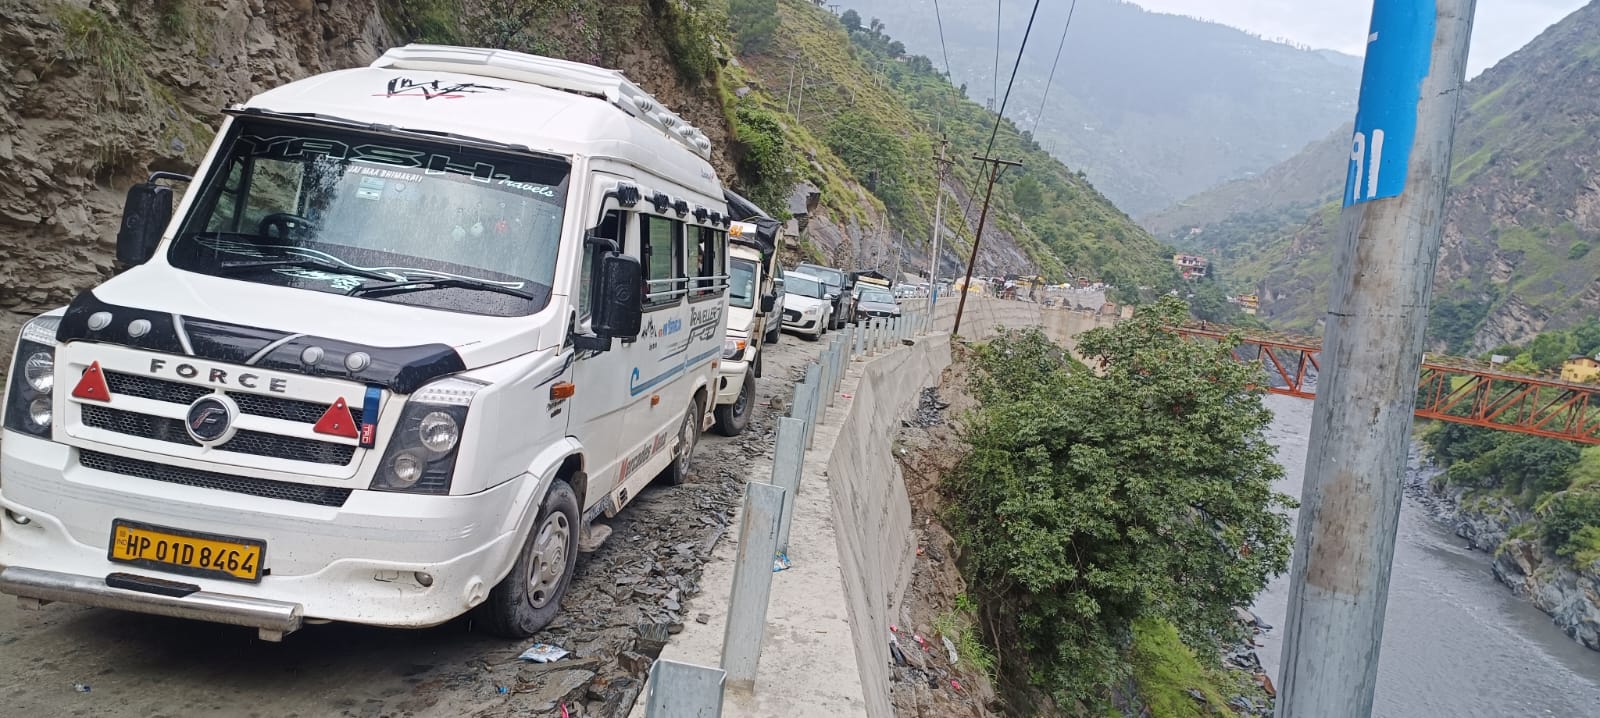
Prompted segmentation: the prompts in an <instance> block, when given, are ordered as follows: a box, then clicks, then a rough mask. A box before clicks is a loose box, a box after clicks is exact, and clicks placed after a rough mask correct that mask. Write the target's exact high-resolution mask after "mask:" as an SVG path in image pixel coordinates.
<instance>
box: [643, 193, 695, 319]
mask: <svg viewBox="0 0 1600 718" xmlns="http://www.w3.org/2000/svg"><path fill="white" fill-rule="evenodd" d="M639 230H640V233H639V251H640V253H641V254H642V255H643V256H641V257H640V258H639V261H640V263H641V264H643V265H644V278H645V281H646V282H647V283H648V289H649V293H648V294H647V295H646V297H645V305H646V306H661V305H664V304H676V303H677V301H678V299H679V298H680V297H682V296H683V295H684V284H685V280H684V276H685V275H684V271H683V223H682V222H678V221H674V220H670V219H667V218H666V217H657V216H655V215H648V214H647V215H643V216H642V219H641V221H640V223H639Z"/></svg>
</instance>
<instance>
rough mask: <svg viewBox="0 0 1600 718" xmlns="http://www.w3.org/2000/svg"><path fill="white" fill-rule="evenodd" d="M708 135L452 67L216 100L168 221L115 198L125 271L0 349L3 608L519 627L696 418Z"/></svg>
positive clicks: (427, 60) (705, 408) (715, 199)
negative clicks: (211, 138)
mask: <svg viewBox="0 0 1600 718" xmlns="http://www.w3.org/2000/svg"><path fill="white" fill-rule="evenodd" d="M710 148H711V144H710V142H709V141H708V140H707V139H706V138H705V136H704V135H703V134H702V133H700V132H699V131H698V130H696V129H694V128H693V127H691V126H690V125H688V124H687V123H686V122H684V121H683V120H682V119H681V118H679V117H678V116H676V115H674V114H672V113H671V112H669V111H667V110H666V109H664V108H662V107H661V105H660V103H658V102H656V101H655V100H654V99H653V98H651V97H650V96H649V95H648V94H646V93H644V92H643V91H642V90H640V89H639V88H638V87H637V86H635V85H634V84H633V83H631V82H629V81H628V80H627V79H626V78H624V77H623V76H622V75H621V74H620V73H618V72H615V71H611V70H602V69H599V68H595V67H590V66H587V65H580V64H575V63H570V62H564V61H559V60H552V59H547V58H541V57H535V56H531V55H523V54H519V53H510V52H504V51H494V50H482V49H471V48H455V47H440V46H419V45H412V46H407V47H403V48H397V49H394V50H391V51H389V52H388V53H387V54H385V55H384V56H383V57H381V58H379V59H378V60H377V61H375V62H374V63H372V65H371V66H370V67H366V68H359V69H351V70H343V71H338V72H331V73H327V74H324V75H319V76H316V77H311V78H308V79H305V80H301V81H298V82H294V83H290V84H288V85H285V86H282V87H279V88H277V89H274V90H271V91H269V92H266V93H264V94H262V95H260V96H258V97H255V98H253V99H251V100H250V101H249V102H247V103H245V104H243V105H239V106H234V107H232V108H230V109H229V110H228V111H227V118H226V120H225V121H224V123H223V125H222V127H221V130H220V131H219V132H218V134H217V138H216V141H215V142H214V143H213V145H212V146H211V148H210V151H209V153H208V154H207V157H206V159H205V161H204V162H203V163H202V164H201V166H200V168H199V175H198V178H197V179H196V180H195V181H194V182H193V183H192V184H191V185H190V187H189V189H188V190H187V191H186V192H185V193H184V196H183V199H182V201H181V202H180V203H179V204H178V207H177V208H176V213H175V214H174V212H173V207H172V192H171V190H170V189H168V188H167V187H165V186H161V185H158V184H157V183H156V182H157V181H167V180H170V179H171V178H172V177H173V176H171V175H158V176H157V177H153V178H152V181H151V182H147V183H144V184H140V185H137V186H135V187H134V188H133V189H132V190H130V191H129V195H128V206H127V209H126V213H125V216H124V220H123V225H122V231H121V233H120V234H119V236H118V238H117V254H118V258H119V260H120V261H121V262H122V263H123V264H125V265H130V266H131V268H130V269H127V270H126V271H125V272H123V273H122V274H120V275H118V276H116V277H114V278H113V279H111V280H109V281H107V282H105V283H103V284H101V285H99V286H97V287H94V288H93V289H90V290H88V291H85V292H83V293H82V294H80V295H79V296H78V297H77V298H76V299H75V300H73V302H72V304H71V305H70V306H68V307H66V308H64V309H59V310H56V311H52V312H49V313H47V314H45V315H43V316H41V317H39V318H36V319H34V320H33V321H31V322H30V323H28V324H27V325H26V326H25V327H24V328H23V330H22V332H21V337H20V339H19V341H18V343H17V346H16V350H15V355H14V359H13V364H12V367H13V368H12V371H11V372H10V376H9V382H8V387H7V391H6V400H5V411H4V427H5V428H4V431H5V434H4V442H3V450H0V506H3V508H4V512H5V517H4V519H0V520H3V521H4V526H3V530H0V566H4V567H5V568H4V569H3V570H0V591H4V592H6V593H10V594H14V595H17V596H19V597H21V598H22V599H23V600H24V602H25V603H28V604H32V605H35V606H37V605H42V604H43V603H46V602H49V601H66V602H71V603H80V604H87V605H92V606H102V607H110V608H119V609H128V610H134V611H143V612H148V613H156V614H162V615H168V616H176V617H182V618H191V619H201V620H209V621H217V622H221V623H229V624H235V625H241V626H248V627H254V628H257V629H259V633H260V635H261V636H262V637H263V638H266V639H269V640H278V639H280V638H281V637H282V636H283V635H284V634H286V633H289V632H291V631H294V630H296V629H297V628H299V627H300V626H301V625H302V624H303V623H305V622H308V621H318V622H320V621H326V620H332V621H349V622H355V623H364V624H373V625H381V626H409V627H418V626H430V625H435V624H439V623H443V622H445V621H448V620H450V619H451V618H453V617H456V616H458V615H461V614H462V613H464V612H466V611H468V610H470V609H477V611H478V612H479V624H480V625H483V626H486V627H488V628H489V629H490V630H492V631H495V632H497V633H500V634H503V635H507V636H516V637H521V636H527V635H529V634H532V633H533V632H534V631H536V630H538V629H539V628H541V627H543V626H544V625H545V624H546V623H548V622H549V621H550V620H551V619H552V618H553V617H554V616H555V615H556V612H557V611H558V610H559V603H560V600H561V597H562V594H563V593H564V592H565V590H566V588H567V584H568V582H569V581H570V579H571V576H572V573H573V568H574V565H575V561H576V559H577V547H578V539H579V534H580V532H582V531H585V530H586V529H588V527H589V525H590V522H591V521H593V520H595V519H597V518H598V517H600V516H602V515H607V516H609V515H613V514H615V513H616V512H617V511H618V510H619V509H621V508H622V507H623V506H625V505H626V504H627V503H628V502H629V500H630V499H632V498H633V497H634V496H635V495H636V494H637V493H638V492H639V490H640V489H641V488H643V486H644V485H645V484H646V483H648V482H649V481H651V479H652V478H654V477H656V476H657V475H658V474H661V473H663V472H665V473H666V474H667V475H668V476H669V478H670V479H672V480H674V481H677V480H681V479H682V478H683V477H684V476H685V473H686V471H687V466H688V462H689V459H690V456H691V453H692V452H693V450H694V447H695V443H696V441H697V439H698V437H699V435H700V432H701V431H702V430H703V429H704V428H705V427H706V426H707V425H708V424H709V422H710V418H711V416H710V409H711V405H712V400H711V399H712V396H711V382H712V381H713V380H714V379H715V377H716V375H717V364H718V362H719V361H720V352H721V350H722V341H723V332H724V328H725V324H726V321H727V317H726V314H727V312H726V310H725V307H726V296H725V295H726V279H727V271H726V264H727V228H728V226H729V224H730V222H731V220H730V218H729V216H728V212H727V206H726V204H725V199H724V196H723V188H722V187H721V185H720V184H719V183H718V181H717V178H716V175H715V173H714V172H713V170H712V167H711V165H710V163H709V162H708V158H709V157H710ZM178 179H187V178H181V177H180V178H178Z"/></svg>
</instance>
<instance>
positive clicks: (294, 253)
mask: <svg viewBox="0 0 1600 718" xmlns="http://www.w3.org/2000/svg"><path fill="white" fill-rule="evenodd" d="M194 241H195V243H197V244H199V245H200V246H202V247H205V248H207V249H211V250H214V251H217V252H222V253H225V254H234V255H238V256H241V257H250V258H251V259H274V258H278V257H284V256H289V257H317V258H321V259H326V260H328V261H330V262H333V263H335V264H339V265H343V266H346V267H349V268H351V269H360V270H365V271H369V272H388V273H391V274H394V275H397V276H396V278H397V279H417V280H419V281H421V280H426V279H434V278H454V279H471V280H475V281H479V282H486V283H488V284H498V285H500V286H502V287H507V288H510V289H524V288H526V287H527V286H528V283H527V282H520V281H506V282H497V281H494V280H492V279H484V278H483V277H474V276H471V275H467V274H456V273H453V272H441V271H438V270H434V269H414V268H411V267H361V266H357V265H354V264H351V263H349V262H347V261H345V260H343V259H340V258H339V257H336V256H334V255H332V254H328V253H327V252H319V251H317V250H315V249H310V248H307V247H297V246H294V245H288V244H252V243H250V242H233V241H229V240H226V239H218V238H216V237H196V238H195V240H194ZM266 250H272V251H266ZM273 271H274V272H276V273H278V274H282V275H284V276H287V277H296V278H299V279H309V280H313V281H318V280H325V279H329V278H348V277H349V275H344V274H335V273H332V272H327V271H323V270H317V269H300V268H298V267H277V268H274V269H273ZM356 284H361V282H360V281H358V282H356ZM338 288H339V289H348V288H349V287H338Z"/></svg>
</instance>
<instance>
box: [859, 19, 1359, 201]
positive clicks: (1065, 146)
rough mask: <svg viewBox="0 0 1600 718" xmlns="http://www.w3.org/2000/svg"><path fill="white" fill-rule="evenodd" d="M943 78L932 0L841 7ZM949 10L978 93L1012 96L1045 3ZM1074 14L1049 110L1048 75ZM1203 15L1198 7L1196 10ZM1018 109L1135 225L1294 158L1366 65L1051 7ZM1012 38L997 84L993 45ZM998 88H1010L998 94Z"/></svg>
mask: <svg viewBox="0 0 1600 718" xmlns="http://www.w3.org/2000/svg"><path fill="white" fill-rule="evenodd" d="M838 4H839V6H840V8H841V9H843V8H854V9H855V10H857V11H859V12H860V13H861V15H862V17H863V22H869V21H870V20H871V18H880V19H881V20H882V21H883V22H884V23H887V25H888V31H889V32H890V33H891V34H893V35H894V36H895V37H896V38H898V39H900V40H902V41H904V42H905V44H906V47H907V48H908V49H909V51H910V52H913V53H920V54H924V55H927V56H928V57H930V58H932V59H933V61H934V64H935V65H936V66H937V67H938V68H939V69H941V70H942V69H944V62H945V60H944V53H943V51H942V49H941V45H940V41H939V34H940V32H939V25H938V21H937V19H936V17H935V15H934V0H842V1H841V2H839V3H838ZM999 4H1000V6H1001V8H1000V9H1001V12H1000V15H999V18H998V19H999V22H1000V24H999V26H998V28H997V27H996V19H997V18H996V13H995V10H996V3H995V1H994V0H989V1H988V2H953V1H949V0H945V1H943V2H939V3H938V6H939V7H938V9H939V11H940V12H941V13H942V17H943V21H944V25H943V34H944V41H945V45H946V46H948V48H949V63H950V70H951V72H952V73H953V75H954V80H955V82H956V83H957V84H958V85H964V86H965V87H966V88H967V96H969V97H971V98H973V99H974V100H976V101H977V102H979V103H980V104H981V103H984V102H986V101H987V100H988V99H989V98H990V96H991V95H994V96H996V99H995V105H998V104H999V98H998V95H1000V94H1003V93H1004V92H1005V82H1006V78H1007V77H1009V76H1010V73H1011V67H1012V63H1013V61H1014V60H1015V59H1016V53H1017V46H1018V42H1019V40H1020V39H1021V37H1022V33H1023V29H1024V27H1025V26H1026V24H1027V20H1028V13H1029V11H1030V10H1031V9H1032V6H1033V3H1032V2H1028V1H1027V0H1003V1H1002V2H1000V3H999ZM1069 10H1072V13H1073V14H1072V26H1071V28H1070V30H1069V32H1068V35H1067V41H1066V45H1065V49H1064V50H1063V51H1062V53H1061V61H1060V63H1059V64H1058V65H1057V68H1056V74H1055V80H1054V82H1053V83H1052V86H1051V88H1050V91H1049V98H1048V99H1049V106H1048V107H1046V108H1045V110H1044V112H1043V115H1042V116H1041V113H1040V107H1041V104H1042V101H1043V100H1044V99H1045V97H1044V95H1045V87H1046V80H1047V79H1048V78H1049V76H1050V69H1051V64H1052V61H1053V60H1054V59H1055V55H1056V48H1057V46H1058V43H1059V41H1060V39H1061V30H1062V28H1063V27H1064V26H1065V25H1066V21H1067V14H1068V12H1069ZM1197 12H1198V10H1197ZM1033 30H1034V32H1033V36H1032V38H1031V39H1030V40H1029V42H1028V48H1027V52H1026V53H1025V54H1024V57H1023V59H1022V67H1021V70H1020V73H1019V75H1018V77H1017V83H1016V88H1015V90H1014V91H1013V94H1012V97H1011V104H1010V106H1009V107H1008V108H1007V110H1006V113H1007V115H1008V116H1009V117H1011V118H1012V119H1014V120H1016V121H1017V122H1018V123H1019V124H1020V125H1021V126H1022V127H1023V128H1024V129H1031V128H1034V126H1035V123H1037V129H1036V130H1035V131H1034V135H1035V138H1036V139H1038V140H1039V141H1040V142H1041V143H1042V144H1044V145H1045V146H1047V147H1053V148H1054V149H1053V151H1054V153H1055V155H1056V156H1057V157H1059V158H1061V159H1062V161H1064V162H1066V163H1067V164H1068V165H1069V166H1071V167H1073V168H1074V169H1082V170H1084V171H1085V172H1086V173H1087V174H1088V177H1089V179H1090V180H1091V181H1093V182H1094V183H1095V186H1097V187H1099V188H1100V189H1101V190H1102V191H1103V192H1105V193H1106V196H1108V197H1110V198H1111V199H1112V201H1113V202H1115V203H1116V204H1117V205H1118V206H1119V207H1121V208H1123V209H1124V210H1126V211H1128V212H1129V213H1130V214H1132V215H1133V216H1135V217H1143V216H1145V215H1147V214H1150V213H1152V212H1156V211H1159V210H1161V209H1163V208H1165V207H1167V206H1169V205H1171V204H1173V203H1174V202H1177V201H1178V200H1180V199H1182V198H1184V197H1188V196H1190V195H1193V194H1195V193H1197V192H1200V191H1202V190H1205V189H1207V188H1210V187H1213V186H1215V185H1217V184H1220V183H1222V182H1226V181H1228V180H1232V179H1235V178H1239V177H1244V176H1246V175H1247V174H1248V173H1250V172H1260V171H1263V170H1265V169H1266V168H1267V167H1270V166H1272V165H1273V164H1274V163H1276V162H1280V161H1282V160H1285V159H1287V158H1289V157H1290V156H1291V155H1293V154H1294V153H1295V152H1297V151H1298V150H1299V149H1300V148H1301V147H1303V146H1304V145H1305V144H1306V143H1308V142H1312V141H1314V140H1317V139H1319V138H1321V137H1322V136H1323V135H1324V134H1326V133H1327V132H1328V131H1329V130H1331V129H1333V128H1334V127H1335V126H1337V125H1338V124H1339V123H1341V122H1345V121H1348V120H1349V119H1350V118H1351V117H1353V116H1354V114H1355V100H1356V90H1357V87H1358V86H1359V78H1360V72H1361V68H1360V64H1359V61H1358V60H1356V59H1355V58H1352V57H1350V56H1347V55H1340V54H1338V53H1334V52H1329V51H1317V50H1302V49H1299V48H1295V47H1291V46H1288V45H1284V44H1280V43H1274V42H1268V41H1265V40H1262V39H1260V38H1257V37H1253V36H1251V35H1249V34H1248V33H1245V32H1243V31H1241V30H1236V29H1234V28H1230V27H1225V26H1223V25H1218V24H1215V23H1209V22H1205V21H1202V20H1196V19H1193V18H1186V17H1179V16H1176V15H1164V14H1159V13H1152V12H1148V11H1146V10H1144V9H1143V8H1141V7H1139V6H1138V5H1137V4H1134V3H1129V2H1123V1H1122V0H1077V3H1076V9H1075V10H1073V3H1070V2H1067V1H1066V0H1053V1H1051V2H1045V3H1042V4H1041V5H1040V7H1039V14H1038V17H1037V19H1036V20H1035V21H1034V28H1033ZM997 32H998V33H999V35H1000V36H1001V37H1002V41H1001V47H1000V58H999V63H998V65H999V73H998V74H999V82H998V83H997V82H995V75H996V72H995V65H996V63H995V36H996V33H997ZM996 85H998V89H997V88H996Z"/></svg>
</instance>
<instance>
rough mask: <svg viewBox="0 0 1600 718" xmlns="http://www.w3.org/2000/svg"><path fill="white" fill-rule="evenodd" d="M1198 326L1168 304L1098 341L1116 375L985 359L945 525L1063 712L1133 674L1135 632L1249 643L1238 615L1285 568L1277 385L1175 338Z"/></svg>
mask: <svg viewBox="0 0 1600 718" xmlns="http://www.w3.org/2000/svg"><path fill="white" fill-rule="evenodd" d="M1187 314H1188V308H1187V306H1185V305H1184V304H1183V302H1181V301H1178V300H1176V299H1170V298H1169V299H1165V300H1163V301H1162V302H1161V303H1159V304H1156V305H1150V306H1146V307H1143V308H1141V310H1140V311H1139V312H1138V313H1137V314H1135V317H1134V319H1133V320H1132V321H1125V322H1122V323H1120V324H1118V325H1116V326H1115V327H1112V328H1109V329H1097V330H1094V331H1091V332H1088V333H1086V334H1084V335H1083V336H1082V337H1081V341H1080V344H1079V349H1080V351H1081V352H1082V353H1083V354H1084V355H1085V356H1088V357H1091V358H1092V359H1094V360H1095V361H1096V362H1098V363H1099V364H1101V365H1102V366H1103V369H1104V376H1096V375H1095V374H1094V373H1092V372H1088V371H1081V370H1080V371H1073V370H1071V369H1070V368H1069V365H1068V364H1067V362H1066V361H1065V360H1056V359H1055V357H1059V356H1063V354H1064V353H1063V352H1061V350H1060V349H1059V347H1055V346H1053V345H1051V344H1049V342H1048V341H1047V340H1045V339H1044V338H1043V336H1042V335H1040V334H1038V333H1037V332H1029V333H1023V334H1016V335H1011V336H1008V337H1004V338H1001V339H997V340H996V341H994V342H991V343H990V345H989V347H988V348H987V349H985V350H983V351H981V352H979V353H978V355H977V356H978V359H977V362H976V363H977V373H976V387H977V390H978V392H979V395H980V398H981V400H982V402H983V404H982V409H981V410H980V411H979V413H977V414H976V415H975V416H973V417H971V419H970V422H969V428H968V430H967V440H968V442H969V443H970V445H971V447H972V452H971V454H970V455H969V456H968V458H967V459H966V460H965V461H964V462H963V463H962V464H961V465H960V467H958V469H957V471H955V472H953V473H952V475H951V476H950V477H949V479H947V484H946V486H945V489H946V493H947V494H948V495H949V497H950V499H951V502H952V507H951V514H952V515H951V516H950V517H949V520H948V521H947V522H946V523H947V525H950V526H954V527H959V532H958V535H957V540H958V541H959V542H960V545H961V547H962V550H963V561H964V562H965V565H964V568H965V569H966V571H967V572H968V574H969V576H968V585H969V586H981V587H984V589H983V592H984V593H983V599H984V601H983V602H984V604H985V610H986V611H987V612H988V613H989V615H991V616H1006V617H1014V619H1013V620H1014V621H1015V626H1014V627H1013V628H1014V633H1015V634H1016V635H1018V636H1020V637H1021V642H1022V645H1021V648H1022V649H1023V650H1025V651H1026V652H1027V654H1028V655H1029V657H1030V659H1031V660H1032V663H1033V665H1034V670H1033V676H1032V679H1033V680H1034V681H1035V682H1036V683H1037V684H1039V685H1040V686H1041V687H1043V688H1045V689H1047V690H1050V691H1052V692H1053V693H1055V694H1056V695H1057V696H1058V698H1061V699H1063V700H1072V699H1080V700H1081V699H1089V698H1092V697H1093V696H1096V695H1099V694H1100V692H1101V691H1103V689H1104V687H1105V681H1106V679H1107V677H1108V675H1117V674H1119V673H1120V674H1126V673H1127V670H1128V669H1127V663H1126V661H1125V659H1124V658H1123V657H1122V649H1123V648H1124V647H1125V646H1126V645H1127V644H1128V641H1129V640H1130V635H1131V633H1130V632H1131V631H1132V627H1133V623H1134V621H1135V620H1137V619H1141V618H1146V619H1150V618H1159V619H1164V620H1167V621H1169V622H1171V623H1172V624H1173V625H1176V626H1180V627H1182V629H1183V635H1184V638H1185V640H1186V641H1187V642H1188V643H1189V644H1190V645H1191V646H1194V647H1196V648H1197V649H1201V650H1203V651H1210V650H1212V649H1214V648H1215V647H1216V646H1217V642H1218V641H1219V640H1220V639H1224V638H1233V637H1236V632H1237V630H1238V628H1237V625H1236V624H1234V623H1233V620H1232V607H1233V606H1235V605H1239V604H1244V603H1248V602H1249V601H1250V600H1251V599H1252V598H1253V597H1254V596H1255V594H1256V593H1257V592H1259V591H1260V590H1261V589H1262V588H1263V587H1265V585H1266V583H1267V581H1268V580H1269V579H1270V577H1271V576H1273V575H1276V574H1278V573H1281V572H1283V571H1284V570H1285V569H1286V568H1287V566H1288V559H1289V548H1290V535H1289V524H1288V520H1287V519H1286V518H1285V517H1284V516H1283V515H1282V514H1281V513H1279V512H1278V511H1277V509H1279V508H1283V507H1286V506H1290V505H1292V504H1293V501H1292V500H1291V499H1290V498H1289V497H1287V496H1283V495H1281V494H1278V493H1276V492H1274V491H1273V490H1272V485H1273V482H1274V481H1275V480H1276V479H1278V478H1279V477H1281V476H1282V474H1283V469H1282V468H1281V467H1279V466H1278V465H1277V464H1276V463H1275V462H1274V461H1273V458H1272V457H1273V453H1274V449H1273V447H1272V445H1271V444H1270V443H1269V442H1268V441H1267V440H1266V438H1265V436H1264V433H1263V432H1264V429H1265V428H1266V426H1267V424H1268V423H1269V422H1270V421H1271V418H1272V417H1271V413H1270V412H1269V411H1268V410H1267V409H1266V407H1265V406H1264V405H1263V404H1262V402H1261V399H1260V394H1259V393H1258V392H1257V391H1255V390H1253V389H1251V388H1250V387H1251V386H1253V385H1259V384H1261V383H1262V377H1260V376H1259V370H1258V369H1256V368H1253V367H1249V366H1245V365H1241V364H1238V363H1236V362H1234V361H1233V360H1232V359H1231V357H1230V355H1229V351H1230V348H1229V347H1228V346H1226V345H1225V344H1224V345H1213V346H1207V345H1204V344H1200V343H1195V342H1188V341H1185V340H1183V339H1181V338H1179V337H1177V336H1176V335H1174V334H1172V333H1171V332H1169V331H1168V330H1167V327H1170V326H1173V325H1175V324H1178V323H1180V322H1181V321H1182V320H1183V319H1184V318H1185V317H1186V316H1187ZM1108 667H1109V668H1110V672H1109V673H1108ZM1119 667H1120V669H1119Z"/></svg>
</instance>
